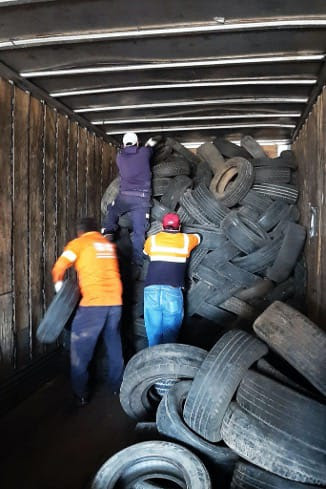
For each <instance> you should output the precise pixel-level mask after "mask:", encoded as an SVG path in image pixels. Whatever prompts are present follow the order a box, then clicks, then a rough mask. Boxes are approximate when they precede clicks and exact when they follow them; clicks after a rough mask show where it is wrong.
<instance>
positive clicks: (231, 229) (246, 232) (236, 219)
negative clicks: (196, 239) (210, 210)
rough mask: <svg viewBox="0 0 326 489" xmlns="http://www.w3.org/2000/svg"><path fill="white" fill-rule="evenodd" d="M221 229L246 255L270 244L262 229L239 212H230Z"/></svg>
mask: <svg viewBox="0 0 326 489" xmlns="http://www.w3.org/2000/svg"><path fill="white" fill-rule="evenodd" d="M221 229H222V230H223V231H224V233H225V235H226V237H227V238H228V239H229V240H230V241H231V243H233V244H234V246H236V247H237V248H238V249H239V250H241V251H243V252H244V253H252V252H254V251H255V250H257V249H258V248H261V247H262V246H266V245H267V244H268V243H269V242H270V239H269V237H268V234H267V233H266V231H264V229H263V228H262V227H260V226H259V225H258V224H256V223H255V222H253V221H251V220H250V219H247V218H246V217H244V216H241V214H239V212H237V211H232V212H229V214H228V215H227V216H226V217H225V218H224V219H223V221H222V222H221Z"/></svg>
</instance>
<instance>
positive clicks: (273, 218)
mask: <svg viewBox="0 0 326 489" xmlns="http://www.w3.org/2000/svg"><path fill="white" fill-rule="evenodd" d="M287 209H288V204H287V203H286V202H284V201H283V200H275V201H274V202H273V203H272V204H271V205H270V206H268V208H267V209H266V211H265V212H264V213H263V214H262V215H261V216H260V218H259V219H258V224H259V226H261V227H262V228H263V229H265V231H270V230H271V229H273V227H274V226H276V224H278V223H279V222H280V220H281V219H282V216H283V214H282V213H284V212H287Z"/></svg>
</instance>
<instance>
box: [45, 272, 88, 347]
mask: <svg viewBox="0 0 326 489" xmlns="http://www.w3.org/2000/svg"><path fill="white" fill-rule="evenodd" d="M79 300H80V291H79V287H78V284H77V282H76V280H74V279H72V278H69V279H67V280H65V281H64V282H63V285H62V287H61V289H60V290H59V292H58V293H57V294H56V295H55V296H54V298H53V299H52V301H51V304H50V305H49V307H48V308H47V310H46V311H45V314H44V317H43V319H42V320H41V322H40V324H39V326H38V328H37V331H36V338H37V339H38V341H40V342H41V343H53V342H54V341H56V339H57V338H58V337H59V335H60V333H61V332H62V330H63V328H64V327H65V325H66V324H67V323H68V321H69V319H70V318H71V316H72V315H73V314H74V312H75V310H76V307H77V305H78V303H79Z"/></svg>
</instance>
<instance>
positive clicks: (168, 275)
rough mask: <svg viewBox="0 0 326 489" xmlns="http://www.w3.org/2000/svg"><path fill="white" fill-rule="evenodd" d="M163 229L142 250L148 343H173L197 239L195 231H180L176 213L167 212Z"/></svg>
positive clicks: (198, 238)
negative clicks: (145, 263) (145, 264)
mask: <svg viewBox="0 0 326 489" xmlns="http://www.w3.org/2000/svg"><path fill="white" fill-rule="evenodd" d="M162 226H163V231H162V232H159V233H157V234H155V235H153V236H150V237H149V238H147V240H146V242H145V245H144V253H145V254H146V255H148V257H149V260H150V263H149V267H148V272H147V277H146V282H145V288H144V318H145V328H146V334H147V338H148V344H149V346H153V345H157V344H159V343H173V342H174V341H176V339H177V337H178V333H179V330H180V327H181V323H182V319H183V294H182V289H183V287H184V280H185V271H186V265H187V260H188V258H189V256H190V253H191V251H192V250H193V248H195V247H196V246H197V245H198V244H199V243H200V237H199V235H197V234H186V233H181V232H180V219H179V216H178V214H175V213H168V214H166V215H165V216H164V217H163V220H162Z"/></svg>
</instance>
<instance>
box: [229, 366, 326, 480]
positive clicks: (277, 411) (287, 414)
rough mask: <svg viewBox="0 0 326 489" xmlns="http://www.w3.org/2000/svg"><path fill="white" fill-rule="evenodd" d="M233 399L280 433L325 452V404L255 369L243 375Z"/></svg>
mask: <svg viewBox="0 0 326 489" xmlns="http://www.w3.org/2000/svg"><path fill="white" fill-rule="evenodd" d="M236 400H237V403H238V404H239V406H240V407H241V408H242V409H243V410H244V411H246V412H247V413H249V414H251V415H252V416H255V418H257V419H259V420H260V421H263V422H264V423H265V424H267V425H269V426H271V427H273V428H275V429H277V430H278V431H279V432H280V434H283V433H285V434H286V435H288V436H290V437H291V438H293V440H297V441H298V442H300V443H302V444H304V445H307V446H308V447H310V448H311V449H312V450H313V451H315V450H317V451H319V452H321V453H324V454H325V455H326V405H324V404H321V403H319V402H317V401H315V400H313V399H311V398H309V397H307V396H304V395H303V394H300V393H298V392H296V391H295V390H293V389H291V388H289V387H287V386H285V385H282V384H280V383H278V382H276V381H275V380H272V379H270V378H268V377H265V376H264V375H262V374H259V373H258V372H254V371H248V372H247V373H246V375H245V376H244V377H243V379H242V381H241V383H240V385H239V388H238V391H237V396H236ZM325 474H326V472H325Z"/></svg>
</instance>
